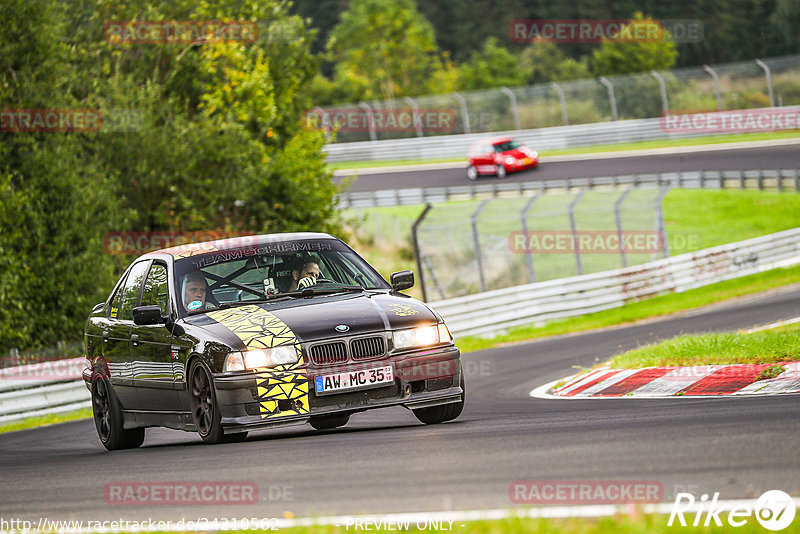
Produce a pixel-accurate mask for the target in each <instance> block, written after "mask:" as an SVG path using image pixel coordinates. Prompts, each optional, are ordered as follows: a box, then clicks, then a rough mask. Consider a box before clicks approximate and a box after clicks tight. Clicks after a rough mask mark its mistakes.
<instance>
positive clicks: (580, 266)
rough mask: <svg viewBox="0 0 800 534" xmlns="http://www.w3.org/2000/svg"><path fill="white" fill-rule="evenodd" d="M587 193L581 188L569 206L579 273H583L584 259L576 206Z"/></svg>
mask: <svg viewBox="0 0 800 534" xmlns="http://www.w3.org/2000/svg"><path fill="white" fill-rule="evenodd" d="M585 194H586V189H583V190H581V192H580V193H578V194H577V195H576V196H575V199H574V200H573V201H572V202H570V203H569V208H567V210H568V215H569V227H570V230H572V249H573V250H574V251H575V264H576V265H577V267H578V274H583V261H582V260H581V249H580V243H579V241H578V228H577V225H576V224H575V207H576V206H577V205H578V202H580V201H581V199H582V198H583V195H585Z"/></svg>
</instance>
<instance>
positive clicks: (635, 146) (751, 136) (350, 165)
mask: <svg viewBox="0 0 800 534" xmlns="http://www.w3.org/2000/svg"><path fill="white" fill-rule="evenodd" d="M490 135H491V134H487V136H490ZM796 137H798V132H797V131H785V132H774V133H746V134H730V135H710V136H706V137H696V138H691V139H661V140H656V141H639V142H636V143H620V144H609V145H595V146H589V147H580V148H564V149H554V150H540V151H539V156H543V157H547V156H568V155H572V154H594V153H599V152H617V151H626V150H646V149H651V148H665V147H682V146H699V145H716V144H721V143H741V142H747V141H766V140H771V139H794V138H796ZM531 148H533V149H534V150H535V149H536V147H531ZM457 161H463V162H465V164H466V155H457V156H454V157H452V158H435V159H424V160H391V161H353V162H337V163H329V164H328V167H329V168H330V169H331V170H341V169H364V168H371V167H396V166H402V165H422V164H432V163H450V162H457Z"/></svg>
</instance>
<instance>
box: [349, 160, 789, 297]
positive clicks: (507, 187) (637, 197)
mask: <svg viewBox="0 0 800 534" xmlns="http://www.w3.org/2000/svg"><path fill="white" fill-rule="evenodd" d="M671 187H676V188H688V189H698V188H699V189H738V190H745V189H747V190H770V191H787V192H789V191H793V192H800V169H756V170H745V171H742V170H736V171H691V172H680V173H661V174H642V175H624V176H605V177H593V178H572V179H567V180H546V181H536V182H518V183H510V182H492V183H487V184H468V185H463V186H450V187H432V188H416V189H403V190H386V191H373V192H359V193H344V194H342V195H341V196H340V198H339V203H340V207H343V208H349V210H350V211H349V212H348V213H349V214H350V216H351V217H352V216H356V217H358V218H359V220H360V223H359V225H358V226H359V239H362V240H365V241H371V242H373V243H375V244H381V246H383V247H384V248H386V249H387V250H388V249H392V250H395V251H397V250H401V251H405V253H406V255H407V256H408V259H409V260H411V259H412V258H416V260H417V277H418V280H419V284H418V286H419V287H420V289H421V291H422V297H423V299H425V300H440V299H450V298H454V297H459V296H463V295H470V294H475V293H481V292H485V291H492V290H496V289H499V288H505V287H512V286H518V285H523V284H529V283H534V282H542V281H546V280H552V279H556V278H563V277H568V276H577V275H581V274H588V273H593V272H599V271H606V270H610V269H618V268H624V267H630V266H635V265H640V264H642V263H645V262H649V261H652V260H655V259H657V258H663V257H666V256H674V255H676V254H681V253H685V252H690V251H694V250H698V249H700V248H703V247H705V246H708V243H704V242H702V236H700V235H696V234H691V233H689V234H676V233H674V232H673V233H669V234H668V233H667V232H666V228H665V224H664V217H663V211H662V209H661V205H662V200H663V197H664V195H665V194H666V192H667V191H668V190H669V188H671ZM425 204H427V205H428V206H430V207H427V208H426V209H425V210H423V208H422V206H423V205H425ZM377 206H384V207H389V206H397V207H398V208H397V209H395V210H392V211H391V212H385V213H383V214H382V213H381V212H380V211H378V210H371V211H369V212H362V211H360V210H361V209H363V208H368V207H377ZM403 206H408V207H403Z"/></svg>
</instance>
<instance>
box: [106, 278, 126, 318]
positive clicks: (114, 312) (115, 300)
mask: <svg viewBox="0 0 800 534" xmlns="http://www.w3.org/2000/svg"><path fill="white" fill-rule="evenodd" d="M124 289H125V276H124V275H123V276H122V281H121V282H120V284H119V286H117V292H116V293H114V296H113V297H111V310H109V312H108V317H109V319H118V318H119V307H120V305H121V303H122V293H123V290H124Z"/></svg>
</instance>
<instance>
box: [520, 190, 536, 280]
mask: <svg viewBox="0 0 800 534" xmlns="http://www.w3.org/2000/svg"><path fill="white" fill-rule="evenodd" d="M539 195H540V193H534V195H533V196H532V197H531V198H530V200H528V202H526V203H525V207H524V208H522V214H521V215H520V219H521V222H522V233H523V235H524V236H525V238H526V239H527V237H528V212H529V211H530V209H531V208H532V207H533V203H534V202H536V199H538V198H539ZM529 242H530V240H529ZM525 264H526V265H527V266H528V280H530V281H531V282H535V281H536V271H535V270H534V268H533V252H531V251H530V250H527V251H526V252H525Z"/></svg>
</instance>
